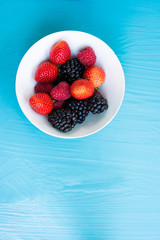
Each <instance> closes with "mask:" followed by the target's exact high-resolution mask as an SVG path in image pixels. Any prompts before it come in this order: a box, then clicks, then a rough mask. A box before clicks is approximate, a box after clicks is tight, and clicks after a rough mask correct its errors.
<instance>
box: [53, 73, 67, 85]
mask: <svg viewBox="0 0 160 240" xmlns="http://www.w3.org/2000/svg"><path fill="white" fill-rule="evenodd" d="M62 81H65V80H64V79H63V77H62V75H61V74H58V77H57V78H56V79H55V80H54V81H53V82H52V85H53V86H56V85H57V84H58V83H60V82H62Z"/></svg>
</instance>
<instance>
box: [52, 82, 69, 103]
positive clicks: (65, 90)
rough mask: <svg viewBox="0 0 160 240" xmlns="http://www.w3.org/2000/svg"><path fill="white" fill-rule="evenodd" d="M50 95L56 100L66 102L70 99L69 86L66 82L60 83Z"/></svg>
mask: <svg viewBox="0 0 160 240" xmlns="http://www.w3.org/2000/svg"><path fill="white" fill-rule="evenodd" d="M50 95H51V97H52V98H53V99H55V100H66V99H68V98H70V96H71V94H70V86H69V84H68V83H66V82H64V81H63V82H60V83H59V84H58V85H57V86H55V87H53V88H52V90H51V93H50Z"/></svg>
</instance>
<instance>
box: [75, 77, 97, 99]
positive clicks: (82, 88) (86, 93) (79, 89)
mask: <svg viewBox="0 0 160 240" xmlns="http://www.w3.org/2000/svg"><path fill="white" fill-rule="evenodd" d="M93 93H94V87H93V84H92V83H91V82H89V81H87V80H85V79H78V80H76V81H74V82H73V83H72V85H71V95H72V96H73V97H74V98H76V99H79V100H80V99H85V98H89V97H91V96H92V95H93Z"/></svg>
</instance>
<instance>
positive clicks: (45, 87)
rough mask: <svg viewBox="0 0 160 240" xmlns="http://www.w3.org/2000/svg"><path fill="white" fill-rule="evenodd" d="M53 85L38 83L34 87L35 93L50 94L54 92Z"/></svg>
mask: <svg viewBox="0 0 160 240" xmlns="http://www.w3.org/2000/svg"><path fill="white" fill-rule="evenodd" d="M52 88H53V85H52V84H51V83H49V82H46V83H37V84H36V86H35V87H34V90H35V93H48V94H49V93H50V91H51V90H52Z"/></svg>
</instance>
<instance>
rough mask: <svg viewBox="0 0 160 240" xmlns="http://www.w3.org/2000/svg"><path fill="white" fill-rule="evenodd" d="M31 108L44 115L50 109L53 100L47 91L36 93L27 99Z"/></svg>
mask: <svg viewBox="0 0 160 240" xmlns="http://www.w3.org/2000/svg"><path fill="white" fill-rule="evenodd" d="M29 103H30V106H31V107H32V109H33V110H34V111H35V112H37V113H39V114H41V115H46V114H48V113H50V112H51V111H52V108H53V101H52V99H51V97H50V96H49V95H48V94H47V93H36V94H34V95H33V96H32V97H31V98H30V99H29Z"/></svg>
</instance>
